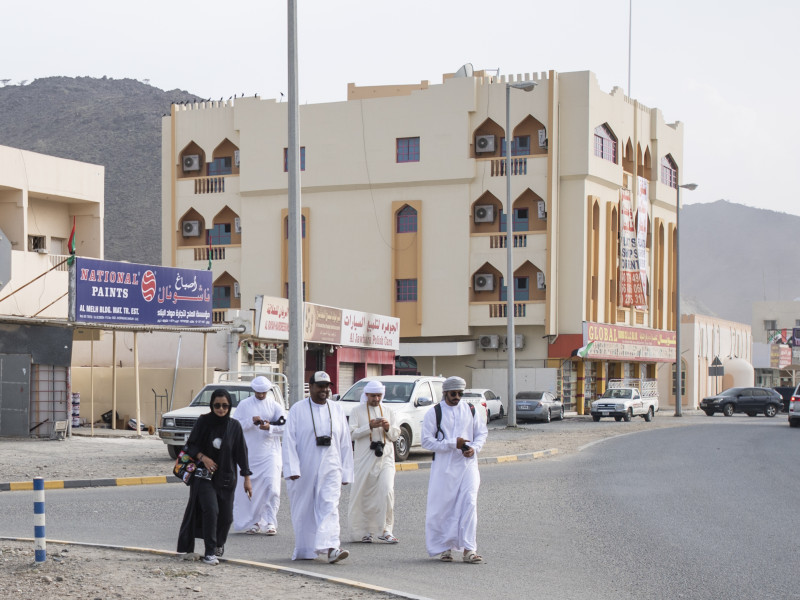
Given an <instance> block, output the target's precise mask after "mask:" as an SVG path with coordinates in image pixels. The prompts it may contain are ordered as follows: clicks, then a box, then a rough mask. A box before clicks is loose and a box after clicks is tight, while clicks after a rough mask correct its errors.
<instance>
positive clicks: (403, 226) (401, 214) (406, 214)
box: [397, 204, 417, 233]
mask: <svg viewBox="0 0 800 600" xmlns="http://www.w3.org/2000/svg"><path fill="white" fill-rule="evenodd" d="M416 231H417V211H416V210H414V209H413V208H411V207H410V206H409V205H408V204H406V205H405V206H404V207H403V208H401V209H400V210H399V211H398V213H397V233H415V232H416Z"/></svg>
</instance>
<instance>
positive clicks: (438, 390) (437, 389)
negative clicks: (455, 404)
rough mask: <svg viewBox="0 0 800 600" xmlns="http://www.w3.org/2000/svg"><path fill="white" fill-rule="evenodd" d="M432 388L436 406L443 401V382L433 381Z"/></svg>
mask: <svg viewBox="0 0 800 600" xmlns="http://www.w3.org/2000/svg"><path fill="white" fill-rule="evenodd" d="M430 383H431V387H432V388H433V403H434V404H436V403H437V402H440V401H441V399H442V394H444V391H443V390H442V382H441V381H431V382H430Z"/></svg>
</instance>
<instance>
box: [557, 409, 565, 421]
mask: <svg viewBox="0 0 800 600" xmlns="http://www.w3.org/2000/svg"><path fill="white" fill-rule="evenodd" d="M558 420H559V421H563V420H564V407H563V406H562V407H561V410H560V411H558Z"/></svg>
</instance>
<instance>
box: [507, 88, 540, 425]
mask: <svg viewBox="0 0 800 600" xmlns="http://www.w3.org/2000/svg"><path fill="white" fill-rule="evenodd" d="M534 87H536V82H535V81H517V82H516V83H506V261H507V263H508V264H507V265H506V303H507V306H506V320H507V323H508V331H507V335H506V340H507V341H506V349H507V351H508V426H509V427H516V426H517V404H516V400H515V390H514V379H515V377H516V374H515V372H514V363H515V361H516V344H515V341H516V336H515V335H514V209H513V208H512V206H511V141H512V139H513V138H512V136H511V88H516V89H518V90H522V91H524V92H530V91H531V90H532V89H533V88H534Z"/></svg>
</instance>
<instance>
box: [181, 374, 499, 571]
mask: <svg viewBox="0 0 800 600" xmlns="http://www.w3.org/2000/svg"><path fill="white" fill-rule="evenodd" d="M330 386H331V379H330V376H329V375H328V374H327V373H326V372H324V371H317V372H316V373H314V375H312V377H311V379H310V380H309V396H308V397H307V398H304V399H303V400H301V401H299V402H297V403H295V404H294V405H293V406H292V407H291V409H290V410H289V413H288V415H285V414H284V410H283V407H281V406H280V405H279V404H278V403H277V402H275V401H274V400H272V399H271V398H270V397H269V395H268V392H269V390H270V389H271V387H272V384H271V383H270V382H269V380H268V379H267V378H265V377H261V376H259V377H256V378H254V379H253V381H252V383H251V387H252V389H253V395H252V396H250V397H249V398H247V399H246V400H243V401H242V402H241V403H240V404H239V406H238V407H237V409H236V414H235V416H234V417H233V418H231V400H230V394H228V392H227V391H226V390H224V389H218V390H215V391H214V393H213V394H212V398H211V411H210V412H209V413H207V414H204V415H202V416H201V417H200V418H199V419H198V421H197V424H196V425H195V427H194V429H193V430H192V432H191V434H190V436H189V439H188V441H187V443H186V446H185V448H184V452H186V453H187V454H189V455H190V456H192V457H193V458H194V459H195V461H196V462H197V465H198V467H197V469H196V470H195V475H194V477H193V478H192V481H191V484H190V493H189V501H188V503H187V506H186V510H185V513H184V518H183V522H182V524H181V527H180V533H179V537H178V552H179V553H189V552H193V551H194V540H195V538H196V537H200V538H202V539H203V541H204V545H205V547H204V556H203V559H202V560H203V561H204V562H205V563H207V564H212V565H215V564H218V563H219V561H218V557H219V556H222V554H223V553H224V550H225V548H224V546H225V542H226V540H227V536H228V532H229V530H230V529H231V526H232V527H233V530H234V531H241V532H244V533H249V534H261V533H263V534H266V535H275V534H276V533H277V513H278V509H279V507H280V489H281V487H280V486H281V476H282V477H283V478H284V479H285V480H286V488H287V492H288V496H289V502H290V509H291V519H292V526H293V528H294V535H295V547H294V552H293V553H292V560H303V559H307V560H310V559H315V558H317V557H318V556H320V555H321V556H324V557H325V558H326V559H327V560H328V562H330V563H335V562H339V561H341V560H343V559H345V558H347V557H348V556H349V551H348V550H347V549H345V548H342V547H341V541H340V525H339V500H340V497H341V488H342V486H344V485H349V484H351V483H352V484H353V487H352V489H351V493H350V504H349V506H348V520H349V522H350V531H351V536H352V541H354V542H359V541H360V542H362V543H373V542H374V541H375V540H376V539H377V540H379V541H381V542H384V543H388V544H396V543H398V541H399V540H398V539H397V538H396V537H395V536H394V533H393V526H394V477H395V464H394V442H395V441H396V440H397V439H398V437H399V436H400V428H399V426H398V423H397V418H396V416H395V414H394V412H393V411H392V409H391V408H390V407H388V406H386V405H384V404H383V402H382V401H383V397H384V393H385V388H384V386H383V384H382V383H380V382H379V381H369V382H368V383H367V384H366V386H365V387H364V390H363V394H362V396H361V404H360V405H359V406H357V407H356V408H355V410H353V412H352V413H351V415H350V421H349V423H348V420H347V418H346V417H345V414H344V411H343V410H342V407H341V405H340V404H339V403H337V402H332V401H331V398H330V396H331V393H330V392H331V389H330ZM465 388H466V382H465V381H464V380H463V379H461V378H460V377H450V378H448V379H447V380H446V381H445V382H444V384H443V397H442V399H441V402H440V403H438V404H437V405H436V406H435V407H434V409H432V410H430V411H428V412H427V413H426V415H425V418H424V420H423V424H422V446H423V447H424V448H426V449H428V450H432V451H433V452H434V461H433V464H432V466H431V475H430V483H429V486H428V502H427V511H426V518H425V541H426V546H427V551H428V554H429V555H430V556H432V557H433V556H438V557H439V559H440V560H442V561H444V562H452V560H453V553H454V552H457V553H462V559H463V561H464V562H467V563H472V564H474V563H480V562H483V558H482V557H481V556H480V555H479V554H478V553H477V545H476V544H477V543H476V531H477V514H478V512H477V497H478V488H479V486H480V474H479V472H478V462H477V454H478V452H480V450H481V448H482V447H483V444H484V443H485V441H486V436H487V428H486V422H485V420H484V419H483V417H482V416H476V413H475V409H474V407H472V406H471V405H470V404H468V403H466V402H461V398H462V395H463V391H464V389H465ZM237 467H238V477H237V472H236V469H237ZM237 482H238V483H237ZM237 487H241V489H242V490H243V492H244V493H243V494H242V493H239V494H235V493H234V492H235V490H236V488H237Z"/></svg>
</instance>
